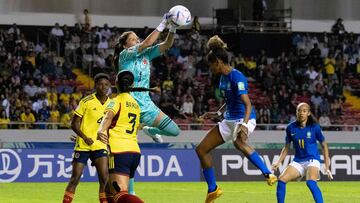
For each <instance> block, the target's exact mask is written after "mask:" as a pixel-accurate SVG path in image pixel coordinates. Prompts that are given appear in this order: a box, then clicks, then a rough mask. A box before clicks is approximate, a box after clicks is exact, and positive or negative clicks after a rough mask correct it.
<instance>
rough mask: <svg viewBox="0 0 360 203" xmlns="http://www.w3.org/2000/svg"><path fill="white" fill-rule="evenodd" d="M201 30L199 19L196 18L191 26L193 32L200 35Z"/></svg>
mask: <svg viewBox="0 0 360 203" xmlns="http://www.w3.org/2000/svg"><path fill="white" fill-rule="evenodd" d="M200 29H201V25H200V22H199V17H198V16H194V19H193V22H192V24H191V30H192V31H195V32H197V33H200Z"/></svg>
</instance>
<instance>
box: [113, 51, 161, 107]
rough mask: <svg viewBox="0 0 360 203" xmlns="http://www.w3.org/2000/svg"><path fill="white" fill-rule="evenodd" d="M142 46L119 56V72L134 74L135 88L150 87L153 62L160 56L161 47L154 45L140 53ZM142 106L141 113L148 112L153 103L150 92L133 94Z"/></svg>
mask: <svg viewBox="0 0 360 203" xmlns="http://www.w3.org/2000/svg"><path fill="white" fill-rule="evenodd" d="M139 45H140V44H137V45H135V46H132V47H130V48H127V49H124V50H123V51H122V52H121V53H120V56H119V70H118V71H121V70H129V71H131V72H132V73H133V74H134V87H145V88H149V86H150V67H151V64H150V63H151V60H152V59H154V58H156V57H158V56H160V54H161V53H160V49H159V45H154V46H151V47H148V48H146V49H144V50H143V51H142V52H140V53H139V52H138V48H139ZM131 95H132V96H133V97H134V98H135V100H136V101H137V102H138V104H139V105H140V108H141V111H146V110H147V107H148V106H150V105H147V104H148V103H149V102H151V98H150V95H149V92H131Z"/></svg>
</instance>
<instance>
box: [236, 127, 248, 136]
mask: <svg viewBox="0 0 360 203" xmlns="http://www.w3.org/2000/svg"><path fill="white" fill-rule="evenodd" d="M240 133H244V134H245V135H246V136H247V135H248V127H247V126H246V125H243V124H241V125H240V127H239V128H238V134H240Z"/></svg>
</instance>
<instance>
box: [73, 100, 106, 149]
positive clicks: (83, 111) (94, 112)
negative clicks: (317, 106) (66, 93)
mask: <svg viewBox="0 0 360 203" xmlns="http://www.w3.org/2000/svg"><path fill="white" fill-rule="evenodd" d="M109 102H110V99H109V98H108V99H107V100H106V102H105V103H104V105H102V104H101V102H100V101H99V100H98V99H97V98H96V96H95V93H93V94H90V95H88V96H86V97H84V98H83V99H81V100H80V102H79V105H78V107H77V108H76V109H75V112H74V113H75V114H76V115H77V116H79V117H81V118H82V121H81V126H80V130H81V131H82V132H83V133H84V134H85V135H86V136H87V137H89V138H91V139H92V140H93V141H94V143H93V144H92V145H90V146H89V145H87V144H86V143H85V141H84V140H83V139H82V138H81V137H77V139H76V145H75V150H76V151H94V150H100V149H107V146H106V145H105V144H104V143H102V142H100V141H99V140H97V139H96V138H97V131H98V130H99V127H100V123H101V120H102V118H103V116H104V111H105V107H106V106H107V105H108V104H109Z"/></svg>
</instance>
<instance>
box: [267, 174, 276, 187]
mask: <svg viewBox="0 0 360 203" xmlns="http://www.w3.org/2000/svg"><path fill="white" fill-rule="evenodd" d="M265 177H266V182H267V184H268V185H269V186H272V185H274V184H275V183H276V182H277V181H278V178H277V177H276V176H275V175H274V174H271V173H269V174H265Z"/></svg>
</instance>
